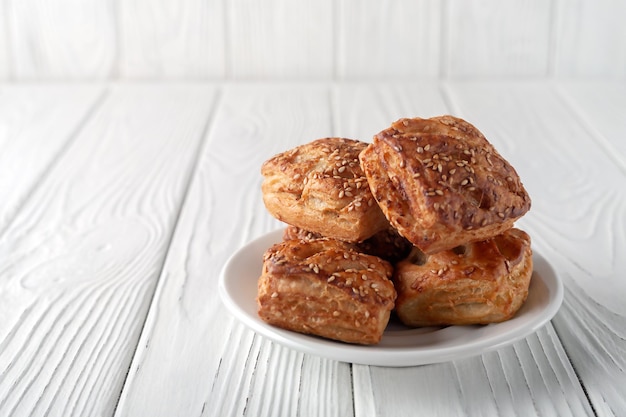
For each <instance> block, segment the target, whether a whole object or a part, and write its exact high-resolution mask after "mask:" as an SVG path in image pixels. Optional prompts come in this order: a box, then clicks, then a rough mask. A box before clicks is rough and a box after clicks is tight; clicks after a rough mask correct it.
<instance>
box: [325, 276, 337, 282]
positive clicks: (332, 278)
mask: <svg viewBox="0 0 626 417" xmlns="http://www.w3.org/2000/svg"><path fill="white" fill-rule="evenodd" d="M335 278H336V277H335V276H334V275H331V276H330V277H328V279H327V280H326V281H327V282H333V281H334V280H335Z"/></svg>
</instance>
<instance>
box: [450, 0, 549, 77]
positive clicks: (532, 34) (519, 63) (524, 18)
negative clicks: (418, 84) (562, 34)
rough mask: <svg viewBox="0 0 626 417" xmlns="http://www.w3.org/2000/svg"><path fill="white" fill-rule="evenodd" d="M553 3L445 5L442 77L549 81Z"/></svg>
mask: <svg viewBox="0 0 626 417" xmlns="http://www.w3.org/2000/svg"><path fill="white" fill-rule="evenodd" d="M551 7H552V6H551V2H547V1H543V0H515V1H507V2H501V1H498V0H481V1H472V2H467V1H463V0H453V1H450V2H449V3H448V4H447V10H445V11H444V13H445V21H444V28H443V30H444V31H445V33H446V35H445V37H446V38H445V40H444V46H443V49H444V52H443V53H444V54H445V56H444V66H443V73H444V74H445V75H449V76H462V77H468V76H482V77H485V76H546V75H547V74H548V68H549V55H550V52H551V50H550V35H551V32H550V24H551V19H550V17H551Z"/></svg>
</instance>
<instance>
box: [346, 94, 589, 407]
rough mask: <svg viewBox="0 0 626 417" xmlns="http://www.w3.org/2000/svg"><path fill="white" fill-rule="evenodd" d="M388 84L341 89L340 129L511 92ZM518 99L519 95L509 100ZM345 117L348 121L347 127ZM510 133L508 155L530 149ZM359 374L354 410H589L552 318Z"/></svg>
mask: <svg viewBox="0 0 626 417" xmlns="http://www.w3.org/2000/svg"><path fill="white" fill-rule="evenodd" d="M455 86H456V84H455ZM385 87H386V88H376V87H372V88H371V89H370V88H365V87H360V88H357V87H346V88H343V87H342V88H341V89H338V92H337V98H336V101H337V102H338V103H339V104H338V106H337V108H338V110H337V113H336V114H337V115H336V116H335V118H336V120H337V121H338V122H337V123H338V124H339V128H338V130H340V131H342V130H347V131H354V132H358V131H359V130H358V127H359V126H360V121H363V124H364V127H363V129H367V131H372V130H374V128H373V127H371V126H370V125H372V124H374V125H377V126H379V125H381V124H382V120H381V119H382V118H383V117H382V116H381V115H382V114H385V116H384V118H386V119H387V120H388V122H387V123H386V124H385V125H388V124H389V123H390V122H391V121H393V120H395V119H396V118H397V117H401V116H424V117H428V116H432V115H435V114H442V113H453V114H459V113H461V114H460V115H463V114H464V112H465V110H466V106H467V107H468V108H472V109H473V108H474V107H473V106H477V107H479V108H480V106H485V105H486V104H485V103H486V102H488V103H489V104H490V105H493V106H498V105H501V104H502V103H501V102H502V101H503V100H505V99H506V97H508V96H507V95H506V94H510V93H509V92H504V91H503V92H502V94H503V95H504V96H505V97H504V98H502V99H500V98H499V97H498V100H495V99H494V98H493V97H488V98H487V97H481V96H480V94H479V93H480V92H479V91H472V94H470V93H469V92H467V93H466V94H464V95H462V96H460V94H456V89H452V88H450V89H451V90H452V91H453V92H454V93H455V94H451V93H450V92H449V91H448V88H444V89H442V88H440V86H438V85H437V84H435V85H433V84H426V83H424V84H414V85H400V86H395V87H394V86H393V85H392V87H391V88H389V87H388V86H385ZM499 87H500V86H498V87H495V88H494V90H495V89H497V88H499ZM463 92H464V93H465V91H464V90H463ZM459 96H460V97H462V100H461V99H460V98H459ZM483 101H485V103H483ZM469 103H471V104H469ZM516 104H517V102H516V101H513V102H512V103H511V104H510V106H512V107H515V105H516ZM517 105H519V104H517ZM460 109H462V110H463V112H461V111H460ZM509 110H510V109H509ZM386 113H387V114H386ZM468 113H469V114H470V116H473V117H468V120H470V121H474V120H476V121H477V122H476V123H477V125H478V126H481V123H484V124H485V125H486V126H487V127H489V122H490V120H491V119H489V118H487V117H484V116H485V115H483V114H475V112H471V113H470V112H468ZM512 114H513V115H515V113H512ZM478 116H483V117H481V118H479V117H478ZM498 116H499V117H500V118H499V119H498V122H499V123H504V124H506V122H507V119H506V118H505V116H504V115H503V114H498ZM509 117H511V116H509ZM344 125H347V126H349V127H348V128H347V129H342V128H341V126H344ZM353 126H354V127H353ZM376 129H379V128H378V127H377V128H376ZM355 134H358V133H355ZM488 137H489V136H488ZM505 139H508V138H506V137H505V138H503V139H502V140H499V141H494V144H495V145H496V147H497V148H498V149H502V151H503V153H504V154H505V155H517V154H518V153H520V152H521V153H522V154H523V152H526V151H527V150H526V149H525V146H522V145H518V144H519V143H523V142H514V141H512V140H505ZM496 142H497V143H496ZM513 159H514V160H513V161H512V162H513V164H514V165H515V164H521V165H522V168H523V169H522V171H524V169H526V165H525V164H523V160H521V159H520V158H513ZM532 178H533V179H537V176H532ZM538 363H539V364H541V366H539V365H538ZM353 375H354V382H353V384H354V402H355V410H356V413H355V414H356V415H362V416H369V415H372V416H373V415H409V414H420V415H421V414H423V415H477V414H487V415H489V414H493V415H502V414H504V415H506V414H510V413H513V414H516V413H519V415H549V414H555V415H564V414H571V415H581V416H582V415H588V414H591V408H590V407H589V405H588V403H587V400H586V398H585V395H584V391H583V390H582V388H581V386H580V384H579V383H578V379H577V376H576V373H575V372H574V370H573V368H572V367H571V365H570V363H569V361H568V359H567V355H566V354H565V352H564V350H563V348H562V346H561V344H560V342H559V340H558V338H557V337H556V334H555V333H554V331H553V329H552V327H551V326H548V327H546V328H544V329H542V330H541V331H540V332H539V333H537V334H535V335H532V336H530V337H528V338H526V339H524V340H522V341H520V342H518V343H517V344H515V345H514V346H511V347H507V348H504V349H500V350H498V351H496V352H491V353H487V354H484V355H482V356H477V357H474V358H468V359H464V360H458V361H455V362H450V363H442V364H434V365H427V366H420V367H411V368H401V369H393V368H378V367H365V366H357V365H354V366H353ZM361 404H362V406H361Z"/></svg>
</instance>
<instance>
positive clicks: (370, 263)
mask: <svg viewBox="0 0 626 417" xmlns="http://www.w3.org/2000/svg"><path fill="white" fill-rule="evenodd" d="M392 273H393V268H392V267H391V265H390V264H389V263H388V262H386V261H384V260H382V259H380V258H377V257H375V256H371V255H365V254H362V253H358V252H356V251H354V250H353V249H352V247H351V245H350V244H349V243H344V242H341V241H338V240H334V239H317V240H312V241H304V240H289V241H285V242H282V243H278V244H276V245H274V246H272V247H271V248H269V249H268V250H267V251H266V253H265V255H264V258H263V270H262V274H261V277H260V278H259V281H258V296H257V303H258V314H259V317H260V318H261V319H262V320H263V321H265V322H267V323H269V324H271V325H274V326H277V327H281V328H284V329H287V330H292V331H295V332H299V333H306V334H311V335H317V336H321V337H324V338H328V339H334V340H339V341H342V342H347V343H355V344H363V345H369V344H375V343H378V342H379V341H380V340H381V338H382V335H383V332H384V330H385V327H386V326H387V323H388V321H389V316H390V313H391V310H392V309H393V307H394V301H395V299H396V291H395V289H394V286H393V283H392V282H391V280H390V278H391V275H392Z"/></svg>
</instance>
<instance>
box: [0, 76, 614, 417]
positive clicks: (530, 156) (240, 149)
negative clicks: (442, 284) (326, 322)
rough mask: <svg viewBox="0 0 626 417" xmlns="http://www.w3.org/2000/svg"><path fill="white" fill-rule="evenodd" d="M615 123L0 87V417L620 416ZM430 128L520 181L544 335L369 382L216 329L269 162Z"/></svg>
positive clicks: (406, 101) (407, 102) (162, 91)
mask: <svg viewBox="0 0 626 417" xmlns="http://www.w3.org/2000/svg"><path fill="white" fill-rule="evenodd" d="M625 109H626V85H625V84H624V83H616V82H606V81H593V82H590V81H585V82H555V81H552V80H545V81H536V80H530V81H529V80H526V81H508V80H507V81H495V82H494V81H445V82H432V81H420V82H399V83H349V84H337V83H220V84H207V83H183V84H177V83H167V84H164V83H156V84H154V83H140V84H138V83H111V84H107V85H101V84H86V85H82V84H81V85H76V84H53V85H46V84H43V85H42V84H37V85H31V84H28V85H14V84H5V85H1V86H0V151H1V152H0V200H1V201H2V204H1V205H0V416H31V415H34V416H63V417H68V416H111V415H115V416H118V417H121V416H133V417H134V416H144V415H145V416H216V417H217V416H219V417H222V416H268V417H276V416H289V417H291V416H297V415H300V416H315V417H318V416H337V417H344V416H357V417H365V416H396V415H397V416H405V415H428V416H436V415H437V416H476V415H487V416H509V415H510V416H516V415H517V416H568V415H572V416H593V415H597V416H615V417H619V416H623V415H624V414H625V413H626V399H625V396H624V392H625V389H624V387H626V372H625V370H626V343H625V342H624V341H625V340H626V307H625V305H624V302H623V300H624V294H626V280H625V279H624V278H625V277H626V258H625V257H624V256H623V255H624V253H626V223H625V221H626V215H625V213H626V188H625V187H624V184H625V183H626V146H625V145H624V144H625V143H626V142H624V140H623V138H624V137H626V123H625V119H624V118H623V114H624V111H625ZM441 113H454V114H457V115H459V116H461V117H464V118H466V119H468V120H471V121H472V122H473V123H475V124H476V125H477V126H480V128H481V130H482V131H483V132H484V133H485V134H486V136H487V137H489V138H490V139H491V141H492V142H493V143H494V144H495V146H496V147H497V148H498V149H499V150H500V151H501V152H502V153H503V154H504V155H505V156H506V157H507V158H508V159H509V160H510V161H511V162H512V163H513V164H514V166H515V167H516V168H517V170H518V172H519V173H520V176H521V177H522V178H523V180H524V183H525V185H526V187H527V188H528V191H529V193H530V194H531V196H532V197H533V208H532V210H531V212H529V213H528V214H527V215H526V216H525V217H524V218H523V219H522V220H521V221H520V223H519V225H520V227H522V228H524V229H525V230H527V231H528V232H529V233H530V234H531V236H533V245H534V248H535V250H537V251H539V252H540V253H541V254H542V255H543V256H544V257H546V259H548V260H549V262H550V263H551V264H552V266H553V267H554V268H555V270H556V271H557V273H558V274H559V276H560V277H561V278H562V279H563V280H564V283H565V287H566V295H565V301H564V304H563V306H562V308H561V310H560V311H559V312H558V314H557V315H556V317H555V318H554V320H553V321H552V322H550V323H548V324H547V325H546V326H545V327H544V328H542V329H541V330H539V331H538V332H537V333H536V334H533V335H531V336H529V337H527V338H525V339H524V340H521V341H519V342H517V343H515V344H514V345H512V346H509V347H505V348H502V349H499V350H497V351H495V352H490V353H486V354H484V355H480V356H476V357H472V358H467V359H461V360H456V361H453V362H448V363H441V364H434V365H426V366H419V367H409V368H383V367H368V366H363V365H352V364H348V363H340V362H335V361H331V360H325V359H321V358H319V357H316V356H312V355H304V354H302V353H299V352H296V351H293V350H290V349H286V348H283V347H281V346H279V345H277V344H275V343H272V342H269V341H268V340H265V339H264V338H262V337H259V336H258V335H255V334H254V333H253V332H251V331H250V330H248V329H246V328H245V327H244V326H243V325H242V324H240V323H239V322H237V321H236V320H235V319H234V318H233V317H232V316H230V315H229V314H228V313H227V311H226V310H225V308H224V306H223V305H222V304H221V303H220V302H219V299H218V295H217V277H218V274H219V271H220V269H221V268H222V266H223V265H224V262H225V261H226V259H227V258H228V256H230V254H231V253H232V252H233V251H235V250H236V249H237V248H238V247H240V246H241V245H242V244H244V243H245V242H247V241H249V240H250V239H252V238H254V237H257V236H259V235H261V234H263V233H266V232H268V231H270V230H273V229H275V228H276V227H278V226H279V223H278V222H277V221H276V220H274V219H273V218H272V217H271V216H270V215H269V214H267V212H266V210H265V209H264V207H263V203H262V198H261V192H260V181H261V177H260V174H259V167H260V165H261V163H262V162H263V161H264V160H265V159H267V158H268V157H269V156H271V155H273V154H275V153H277V152H280V151H282V150H284V149H287V148H290V147H293V146H295V145H297V144H299V143H303V142H306V141H309V140H311V139H312V138H317V137H322V136H328V135H342V136H347V137H355V138H363V139H364V140H368V138H369V137H370V136H371V134H372V133H374V132H377V131H379V130H380V129H381V128H383V127H385V126H387V125H388V123H389V121H390V120H395V119H397V118H398V117H401V116H404V115H407V114H410V115H412V114H419V115H422V116H431V115H435V114H441ZM252 279H254V278H252Z"/></svg>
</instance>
